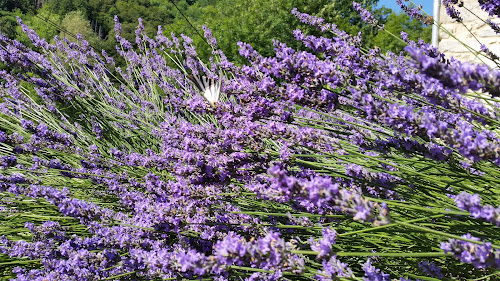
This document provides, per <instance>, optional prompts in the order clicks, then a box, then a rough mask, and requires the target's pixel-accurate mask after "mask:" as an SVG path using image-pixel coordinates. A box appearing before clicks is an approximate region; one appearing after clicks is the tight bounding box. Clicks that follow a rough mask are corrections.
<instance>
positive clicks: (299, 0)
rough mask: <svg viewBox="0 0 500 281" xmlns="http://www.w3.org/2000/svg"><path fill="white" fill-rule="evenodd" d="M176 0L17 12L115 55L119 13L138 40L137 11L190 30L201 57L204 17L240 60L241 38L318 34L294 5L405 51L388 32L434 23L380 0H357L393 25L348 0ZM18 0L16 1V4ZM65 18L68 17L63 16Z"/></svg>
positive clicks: (150, 21) (49, 34) (148, 22)
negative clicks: (368, 17) (363, 13)
mask: <svg viewBox="0 0 500 281" xmlns="http://www.w3.org/2000/svg"><path fill="white" fill-rule="evenodd" d="M172 1H173V3H174V4H175V5H174V4H173V3H172V2H171V0H89V1H84V0H51V1H48V2H46V3H45V4H44V5H43V7H42V8H41V9H39V10H37V13H36V15H34V16H29V15H26V14H23V13H26V12H27V10H26V9H24V10H17V11H18V12H17V15H20V16H21V17H22V19H23V20H24V21H25V22H26V23H28V25H29V26H31V27H32V28H33V29H34V30H36V31H37V32H38V34H40V35H41V36H42V37H44V38H46V40H47V41H50V40H51V38H53V37H54V35H59V36H64V37H68V38H71V37H73V36H74V35H75V34H76V33H80V34H82V35H83V37H84V38H86V39H87V40H88V41H89V42H90V43H91V45H92V46H94V47H95V48H99V49H100V48H102V49H105V50H106V51H107V52H108V53H109V54H111V55H113V56H115V55H116V53H115V52H116V50H115V48H114V45H115V39H114V32H113V28H114V20H113V17H114V15H117V16H118V18H119V20H120V23H121V26H122V36H123V37H124V38H126V39H127V40H129V41H131V42H134V41H135V28H136V27H137V24H138V22H137V19H138V18H142V19H143V22H144V26H145V28H146V34H147V35H148V36H150V37H154V36H155V35H156V32H157V27H158V26H159V25H161V26H162V27H163V29H164V33H165V34H167V35H168V34H170V33H171V32H175V33H176V34H181V33H183V34H186V35H188V36H190V37H191V38H193V40H194V44H195V46H196V47H197V50H198V53H199V55H200V57H202V58H207V57H208V56H209V55H210V52H211V49H210V48H209V47H208V46H207V44H206V43H205V41H204V39H203V38H202V36H200V34H202V33H203V31H202V25H206V26H208V27H209V28H210V29H211V30H212V32H213V34H214V36H215V37H216V39H217V41H218V43H219V46H220V47H221V49H222V50H223V51H224V52H225V54H226V55H227V57H228V59H229V60H231V61H233V62H235V63H244V62H245V61H244V59H242V58H241V57H240V56H239V53H238V47H237V42H239V41H242V42H247V43H250V44H251V45H252V46H253V47H254V48H255V49H256V50H257V51H258V52H259V53H261V54H262V55H264V56H269V55H271V54H273V52H274V50H273V47H272V40H273V39H275V40H278V41H281V42H284V43H286V44H287V45H289V46H291V47H294V48H299V49H300V48H301V46H300V45H299V43H297V41H296V40H295V39H294V37H293V34H292V31H293V30H294V29H298V28H299V29H302V30H303V31H304V32H306V33H309V34H317V31H316V30H315V29H314V28H312V27H310V26H304V25H302V24H301V23H300V22H299V20H298V19H296V18H295V16H293V15H292V14H291V13H290V11H291V10H292V9H293V8H297V9H298V10H299V11H300V12H305V13H309V14H313V15H317V16H320V17H323V18H324V19H325V20H326V21H327V22H331V23H334V24H336V25H337V26H338V28H339V29H341V30H345V31H346V32H348V33H350V34H354V35H355V34H358V32H361V33H362V35H363V44H364V47H366V48H372V47H374V46H378V47H380V48H381V49H382V51H393V52H396V53H398V52H400V51H402V49H403V48H404V43H403V42H401V41H400V40H397V39H396V38H394V37H393V36H392V35H390V34H389V33H388V32H390V33H392V34H394V35H395V36H398V37H399V34H400V32H401V31H405V32H407V33H408V34H409V37H410V39H412V40H416V39H417V38H422V39H424V40H425V41H430V27H424V26H423V25H422V24H421V23H419V22H416V21H412V20H411V19H410V18H409V17H408V16H406V15H404V14H395V13H393V12H392V11H391V10H390V9H387V8H381V9H373V8H374V7H375V6H376V4H377V2H378V0H364V1H359V2H360V3H361V4H362V5H363V7H365V8H367V9H369V10H370V9H371V10H372V11H373V14H374V16H375V17H376V18H377V19H378V20H379V22H380V23H384V24H385V27H386V29H387V31H388V32H386V31H381V30H379V29H378V28H375V27H371V26H369V25H367V24H365V23H364V22H363V21H362V20H361V17H360V16H359V14H358V12H356V11H355V10H354V8H353V7H352V1H351V0H272V1H269V0H252V1H246V0H172ZM14 2H15V3H17V4H15V5H14V4H12V3H14ZM31 2H33V1H32V0H19V1H13V2H12V1H3V2H2V4H0V9H4V10H6V9H7V10H8V9H11V10H12V9H14V8H15V7H18V6H19V5H20V3H24V4H26V3H31ZM16 5H17V6H16ZM33 5H34V4H33ZM179 10H180V11H181V12H179ZM77 11H78V12H77ZM75 13H78V14H75ZM186 18H187V19H186ZM64 19H67V20H66V21H65V22H64V23H63V22H62V21H64ZM73 21H74V22H73ZM61 24H62V26H61ZM191 24H192V25H191ZM14 26H17V23H16V22H15V16H14V15H11V16H8V17H2V18H1V19H0V31H1V32H3V33H6V34H7V35H8V36H9V37H11V38H14V37H17V39H18V40H20V41H21V42H23V43H26V44H29V41H28V40H27V37H26V36H25V35H24V34H22V32H21V30H20V29H19V28H18V29H17V32H16V31H15V30H14V28H13V27H14ZM115 57H116V56H115Z"/></svg>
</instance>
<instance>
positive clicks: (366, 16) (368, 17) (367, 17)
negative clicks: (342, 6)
mask: <svg viewBox="0 0 500 281" xmlns="http://www.w3.org/2000/svg"><path fill="white" fill-rule="evenodd" d="M352 6H353V7H354V10H356V11H358V12H359V13H360V15H361V18H362V19H363V21H364V22H366V23H368V24H370V25H371V26H374V27H377V26H378V20H377V19H376V18H375V17H374V16H373V15H372V14H371V13H370V12H369V11H368V10H366V9H364V8H363V7H362V6H361V4H359V3H358V2H352ZM379 28H380V29H383V28H384V25H381V26H380V27H379Z"/></svg>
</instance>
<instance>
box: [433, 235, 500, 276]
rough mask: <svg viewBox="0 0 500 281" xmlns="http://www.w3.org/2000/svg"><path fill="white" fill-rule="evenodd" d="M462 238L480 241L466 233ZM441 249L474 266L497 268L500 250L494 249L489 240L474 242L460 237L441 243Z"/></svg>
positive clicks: (499, 262) (499, 264)
mask: <svg viewBox="0 0 500 281" xmlns="http://www.w3.org/2000/svg"><path fill="white" fill-rule="evenodd" d="M462 238H464V239H468V240H473V241H477V242H481V239H479V238H477V237H474V236H472V235H471V234H469V233H467V234H465V235H463V236H462ZM441 249H442V250H443V251H444V252H445V253H451V254H452V255H453V256H454V257H455V258H457V259H459V260H460V261H461V262H464V263H470V264H472V265H473V266H474V267H476V268H487V267H491V268H497V269H498V268H499V267H500V251H499V250H498V249H494V248H493V247H492V244H491V243H490V242H481V243H474V242H469V241H465V240H460V239H450V240H449V242H443V243H441Z"/></svg>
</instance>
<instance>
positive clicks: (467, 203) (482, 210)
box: [454, 192, 500, 226]
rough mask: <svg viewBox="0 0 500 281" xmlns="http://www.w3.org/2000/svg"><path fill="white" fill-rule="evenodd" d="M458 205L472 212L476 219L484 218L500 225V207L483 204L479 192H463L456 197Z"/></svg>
mask: <svg viewBox="0 0 500 281" xmlns="http://www.w3.org/2000/svg"><path fill="white" fill-rule="evenodd" d="M454 200H455V204H457V207H458V208H460V209H461V210H463V211H467V212H470V213H471V216H472V217H474V218H476V219H484V220H486V221H487V222H490V223H493V224H496V225H497V226H500V207H496V208H495V207H493V206H491V205H481V202H480V201H481V198H480V197H479V194H469V193H467V192H461V193H460V194H459V195H457V196H455V198H454Z"/></svg>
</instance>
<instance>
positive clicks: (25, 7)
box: [0, 0, 35, 13]
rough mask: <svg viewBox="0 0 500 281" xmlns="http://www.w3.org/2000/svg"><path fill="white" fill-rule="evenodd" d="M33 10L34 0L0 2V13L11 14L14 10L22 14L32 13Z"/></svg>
mask: <svg viewBox="0 0 500 281" xmlns="http://www.w3.org/2000/svg"><path fill="white" fill-rule="evenodd" d="M34 8H35V0H2V1H0V11H8V12H12V11H14V10H16V9H19V10H21V11H22V12H23V13H28V12H31V11H33V10H34Z"/></svg>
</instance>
